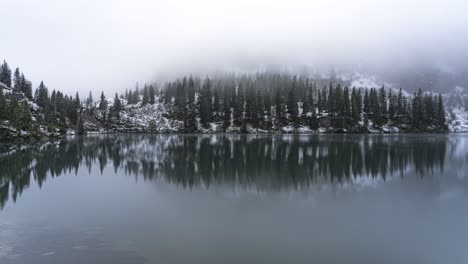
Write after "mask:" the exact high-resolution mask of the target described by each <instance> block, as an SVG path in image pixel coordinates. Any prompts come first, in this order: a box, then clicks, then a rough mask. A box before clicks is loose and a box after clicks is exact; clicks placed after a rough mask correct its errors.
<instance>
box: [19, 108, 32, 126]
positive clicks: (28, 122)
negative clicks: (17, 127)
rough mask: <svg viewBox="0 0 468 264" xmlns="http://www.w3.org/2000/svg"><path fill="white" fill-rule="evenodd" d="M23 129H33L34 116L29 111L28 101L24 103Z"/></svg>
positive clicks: (21, 121)
mask: <svg viewBox="0 0 468 264" xmlns="http://www.w3.org/2000/svg"><path fill="white" fill-rule="evenodd" d="M20 123H21V127H22V129H24V130H26V131H29V130H31V127H32V116H31V111H30V110H29V105H28V103H27V102H26V101H23V103H22V110H21V120H20Z"/></svg>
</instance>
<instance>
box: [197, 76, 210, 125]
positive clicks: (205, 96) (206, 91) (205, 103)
mask: <svg viewBox="0 0 468 264" xmlns="http://www.w3.org/2000/svg"><path fill="white" fill-rule="evenodd" d="M212 100H213V99H212V95H211V81H210V79H209V78H206V79H205V81H204V83H203V87H202V90H201V92H200V122H201V123H202V125H203V126H205V127H206V126H208V124H209V123H210V122H211V116H212V112H211V110H212V109H213V107H212Z"/></svg>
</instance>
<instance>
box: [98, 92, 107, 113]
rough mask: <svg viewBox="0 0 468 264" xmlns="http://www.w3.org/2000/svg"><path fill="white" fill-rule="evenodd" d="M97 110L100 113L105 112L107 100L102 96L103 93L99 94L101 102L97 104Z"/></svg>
mask: <svg viewBox="0 0 468 264" xmlns="http://www.w3.org/2000/svg"><path fill="white" fill-rule="evenodd" d="M99 110H101V111H105V110H107V99H106V97H105V96H104V92H101V101H100V102H99Z"/></svg>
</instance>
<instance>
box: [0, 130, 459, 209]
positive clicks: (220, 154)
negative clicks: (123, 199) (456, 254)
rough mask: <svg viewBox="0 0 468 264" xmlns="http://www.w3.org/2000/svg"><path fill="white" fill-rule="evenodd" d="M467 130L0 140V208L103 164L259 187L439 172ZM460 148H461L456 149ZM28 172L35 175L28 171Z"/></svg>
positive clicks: (156, 175)
mask: <svg viewBox="0 0 468 264" xmlns="http://www.w3.org/2000/svg"><path fill="white" fill-rule="evenodd" d="M464 142H465V137H464V136H447V135H422V136H420V135H414V136H411V135H391V136H390V135H380V136H367V135H346V136H342V135H339V136H338V135H327V136H292V135H288V136H254V135H118V136H116V135H95V136H88V137H75V138H68V139H64V140H62V141H59V142H55V143H47V144H34V145H12V144H2V145H0V168H1V171H0V208H3V207H4V206H5V204H6V202H7V201H8V199H10V198H11V199H12V200H13V201H16V199H17V198H18V197H19V196H20V195H21V193H22V192H23V191H25V190H26V189H27V188H28V186H29V185H30V184H31V178H32V179H33V180H34V181H35V182H36V183H37V184H38V185H39V186H42V185H43V184H44V182H45V181H46V180H47V178H54V177H58V176H60V175H62V174H64V173H66V172H73V171H74V172H75V174H76V173H77V172H78V168H80V167H81V166H85V167H86V168H88V169H89V171H91V169H92V168H93V167H94V166H99V168H100V170H101V173H102V171H103V170H104V168H105V167H106V166H107V165H111V166H113V168H114V170H115V173H116V174H126V175H129V176H132V177H136V178H137V179H139V178H143V179H144V180H154V179H163V180H164V181H166V182H169V183H173V184H176V185H178V186H182V187H184V188H195V187H204V188H210V186H212V185H235V186H240V187H246V188H252V187H253V188H255V189H256V190H262V191H283V190H297V189H306V188H309V187H310V186H311V185H314V184H317V185H319V184H339V183H348V182H355V181H357V180H359V178H361V177H366V178H370V179H381V180H383V181H385V180H386V179H388V178H389V177H396V176H398V177H408V176H412V175H416V176H419V177H424V176H428V175H432V174H433V173H435V172H437V173H438V174H443V172H444V169H445V167H446V164H445V163H446V162H447V161H451V160H453V159H454V158H456V159H462V160H464V161H463V162H464V163H465V164H466V163H467V161H468V155H467V154H466V150H465V146H464ZM460 148H461V150H460ZM31 175H32V177H31Z"/></svg>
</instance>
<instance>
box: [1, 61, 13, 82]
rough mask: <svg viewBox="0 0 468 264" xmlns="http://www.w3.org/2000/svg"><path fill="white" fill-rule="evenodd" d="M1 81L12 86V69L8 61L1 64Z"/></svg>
mask: <svg viewBox="0 0 468 264" xmlns="http://www.w3.org/2000/svg"><path fill="white" fill-rule="evenodd" d="M0 82H1V83H3V84H5V85H6V86H7V87H11V69H10V67H9V66H8V63H7V62H6V61H3V64H2V65H1V66H0Z"/></svg>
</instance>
